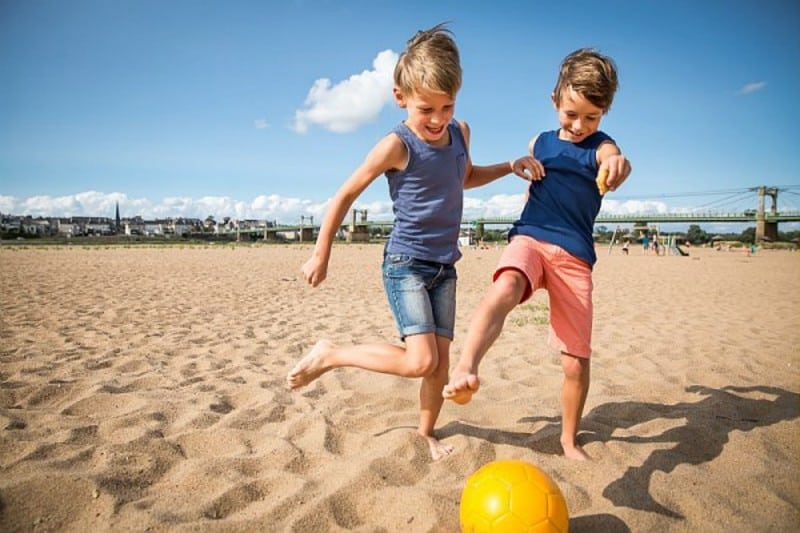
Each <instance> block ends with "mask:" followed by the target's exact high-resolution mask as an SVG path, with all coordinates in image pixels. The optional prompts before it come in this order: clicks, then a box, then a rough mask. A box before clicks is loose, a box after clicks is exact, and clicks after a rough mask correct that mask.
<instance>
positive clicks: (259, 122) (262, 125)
mask: <svg viewBox="0 0 800 533" xmlns="http://www.w3.org/2000/svg"><path fill="white" fill-rule="evenodd" d="M253 126H255V127H256V129H257V130H263V129H266V128H269V122H267V121H266V120H265V119H263V118H257V119H256V120H254V121H253Z"/></svg>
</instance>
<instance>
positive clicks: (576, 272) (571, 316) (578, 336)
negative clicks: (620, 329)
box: [494, 235, 593, 359]
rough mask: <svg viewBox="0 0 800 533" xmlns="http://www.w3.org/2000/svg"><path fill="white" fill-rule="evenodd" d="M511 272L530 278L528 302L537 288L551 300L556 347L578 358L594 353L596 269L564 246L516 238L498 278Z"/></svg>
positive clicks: (551, 339)
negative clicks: (543, 291)
mask: <svg viewBox="0 0 800 533" xmlns="http://www.w3.org/2000/svg"><path fill="white" fill-rule="evenodd" d="M507 270H518V271H519V272H521V273H522V274H524V275H525V277H526V278H528V288H527V289H526V290H525V293H524V294H523V295H522V298H521V299H520V303H522V302H524V301H525V300H527V299H528V298H530V297H531V295H532V294H533V293H534V291H536V290H537V289H545V290H546V291H547V293H548V295H549V297H550V334H549V338H548V343H549V344H550V346H552V347H553V348H555V349H557V350H560V351H562V352H566V353H568V354H570V355H574V356H577V357H583V358H587V359H588V358H589V357H590V356H591V354H592V312H593V308H592V289H593V285H592V269H591V268H590V267H589V265H588V264H587V263H586V262H585V261H583V260H581V259H578V258H577V257H575V256H574V255H572V254H570V253H569V252H567V251H566V250H564V249H563V248H561V247H560V246H556V245H555V244H550V243H547V242H542V241H537V240H536V239H534V238H532V237H528V236H526V235H515V236H514V237H512V238H511V242H510V243H509V245H508V247H506V249H505V251H504V252H503V255H502V256H501V258H500V263H499V264H498V265H497V269H496V270H495V273H494V279H495V280H497V278H498V277H499V276H500V275H501V274H502V273H503V272H504V271H507Z"/></svg>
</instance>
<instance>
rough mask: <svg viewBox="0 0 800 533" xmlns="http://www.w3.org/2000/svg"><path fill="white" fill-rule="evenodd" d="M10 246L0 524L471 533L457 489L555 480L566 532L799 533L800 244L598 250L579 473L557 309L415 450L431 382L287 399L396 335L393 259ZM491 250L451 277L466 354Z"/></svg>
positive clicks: (340, 386) (341, 380) (2, 257)
mask: <svg viewBox="0 0 800 533" xmlns="http://www.w3.org/2000/svg"><path fill="white" fill-rule="evenodd" d="M310 250H311V248H310V246H309V245H301V244H295V245H270V246H252V247H247V246H231V245H219V244H217V245H209V246H205V247H203V246H196V247H190V246H187V247H177V246H172V247H164V248H158V247H140V248H137V247H131V248H125V247H107V248H103V247H80V246H61V247H50V248H37V247H30V248H24V247H23V248H19V247H9V246H3V247H2V248H0V338H1V339H2V341H1V342H2V343H1V344H0V531H56V530H59V531H90V530H92V531H302V532H306V531H307V532H335V531H360V532H376V531H403V532H406V531H420V532H428V531H435V532H454V531H457V530H458V511H459V497H460V493H461V490H462V488H463V485H464V482H465V480H466V479H467V477H468V476H469V475H470V474H472V473H473V472H474V471H475V470H476V469H477V468H479V467H480V466H481V465H483V464H485V463H487V462H489V461H492V460H494V459H521V460H523V461H527V462H530V463H533V464H535V465H537V466H539V467H540V468H541V469H543V470H544V471H545V472H547V473H548V474H549V475H550V476H551V477H552V478H553V479H554V480H555V481H556V482H557V483H558V485H559V486H560V488H561V490H562V492H563V493H564V496H565V498H566V501H567V505H568V508H569V513H570V530H571V531H573V532H581V531H602V532H616V531H620V532H622V531H635V532H639V531H642V532H651V531H659V532H663V531H692V532H696V531H702V532H716V531H719V532H723V531H770V532H774V531H797V530H798V528H800V511H799V508H800V400H799V398H800V396H799V393H800V253H795V252H788V251H768V250H767V251H760V252H759V253H757V254H756V255H755V256H753V257H747V256H745V255H743V254H742V253H739V252H715V251H713V250H708V249H691V250H690V252H691V256H690V257H671V256H670V257H653V256H642V255H641V252H640V251H639V250H638V249H637V248H636V247H634V248H632V251H631V255H630V256H627V257H626V256H623V255H621V252H620V250H619V248H617V249H615V250H614V251H613V253H612V254H611V255H609V254H608V253H607V250H606V249H605V248H601V249H599V250H598V255H599V261H598V263H597V266H596V268H595V275H594V280H595V293H594V294H595V298H594V301H595V327H594V339H593V344H594V354H593V359H592V367H593V368H592V385H591V390H590V392H589V398H588V402H587V405H586V409H585V413H584V419H583V422H582V431H581V437H580V440H581V442H583V443H584V446H585V449H586V451H587V452H588V453H589V454H590V455H591V456H592V457H594V461H592V462H574V461H569V460H567V459H565V458H563V457H562V456H561V451H560V447H559V443H558V436H559V431H560V427H559V420H560V400H559V398H560V388H561V379H562V374H561V368H560V364H559V356H558V354H557V353H555V352H554V351H553V350H551V349H550V348H549V347H548V346H547V344H546V337H547V296H546V293H543V292H539V293H537V294H536V295H535V296H534V298H533V300H532V301H530V302H528V303H526V304H523V305H521V306H519V307H517V309H516V310H515V311H513V312H512V314H511V315H509V318H508V320H507V323H506V328H505V330H504V332H503V334H502V336H501V337H500V339H499V340H498V341H497V343H496V344H495V346H494V347H493V348H492V350H491V351H490V352H489V354H488V355H487V357H486V359H485V360H484V363H483V365H482V367H481V378H482V388H481V390H480V392H479V393H478V394H477V395H476V396H475V398H474V400H473V401H472V402H471V403H470V404H468V405H466V406H458V405H455V404H452V403H450V402H448V403H446V404H445V406H444V409H443V410H442V414H441V416H440V418H439V422H438V425H437V427H438V428H439V436H440V437H441V438H442V439H443V440H444V441H445V442H447V443H450V444H452V445H454V446H455V448H456V450H455V452H454V453H453V454H452V455H451V456H449V457H447V458H445V459H443V460H441V461H438V462H432V461H431V460H430V457H429V453H428V450H427V445H426V444H425V443H424V442H423V441H422V439H420V438H418V437H417V436H416V435H415V427H416V424H417V417H418V413H417V408H418V400H417V391H418V386H419V383H418V380H414V379H403V378H397V377H392V376H385V375H379V374H373V373H369V372H365V371H361V370H355V369H339V370H335V371H332V372H329V373H327V374H325V375H324V376H322V377H321V378H320V379H319V380H317V381H315V382H314V383H312V384H311V385H310V386H309V387H306V388H304V389H301V390H300V391H296V392H290V391H288V390H286V388H285V376H286V374H287V372H288V371H289V370H290V369H291V368H292V366H294V364H295V362H296V361H297V360H298V359H299V358H300V357H302V355H303V354H305V353H306V352H307V351H308V350H309V348H310V347H311V346H313V344H314V343H315V342H316V341H317V340H318V339H319V338H328V339H330V340H332V341H334V342H337V343H354V342H355V343H360V342H371V341H383V340H387V339H388V340H396V339H397V336H396V330H395V326H394V323H393V319H392V316H391V313H390V311H389V308H388V305H387V303H386V301H385V297H384V294H383V288H382V284H381V280H380V261H381V253H382V249H381V246H380V245H379V244H362V245H356V244H353V245H344V244H342V245H336V246H335V247H334V250H333V258H332V261H331V265H330V270H329V277H328V280H327V281H326V282H325V283H324V284H323V285H322V286H320V287H318V288H317V289H313V290H312V289H311V288H309V287H308V286H306V285H305V284H304V283H303V281H302V278H301V277H300V273H299V268H300V265H301V264H302V263H303V261H304V260H305V259H306V258H307V257H308V255H309V254H310ZM499 254H500V250H497V249H490V250H472V249H469V250H465V251H464V258H463V259H462V260H461V261H460V262H459V264H458V268H459V289H458V314H457V325H456V339H455V341H454V345H453V354H454V358H455V357H456V356H457V354H458V353H459V350H460V348H461V346H462V343H463V341H464V338H465V334H466V330H467V327H468V324H469V317H470V315H471V313H472V311H473V310H474V309H475V308H476V306H477V305H478V302H479V301H480V299H481V297H482V295H483V293H484V291H485V290H486V288H487V286H488V284H489V283H490V277H491V272H492V270H493V268H494V265H495V263H496V261H497V259H498V257H499Z"/></svg>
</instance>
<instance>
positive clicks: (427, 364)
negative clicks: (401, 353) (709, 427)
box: [409, 357, 439, 378]
mask: <svg viewBox="0 0 800 533" xmlns="http://www.w3.org/2000/svg"><path fill="white" fill-rule="evenodd" d="M437 368H439V365H438V364H437V358H436V357H420V358H418V359H416V360H415V361H412V363H411V368H410V369H409V374H410V376H411V377H415V378H425V377H428V376H431V375H433V374H435V373H436V371H437Z"/></svg>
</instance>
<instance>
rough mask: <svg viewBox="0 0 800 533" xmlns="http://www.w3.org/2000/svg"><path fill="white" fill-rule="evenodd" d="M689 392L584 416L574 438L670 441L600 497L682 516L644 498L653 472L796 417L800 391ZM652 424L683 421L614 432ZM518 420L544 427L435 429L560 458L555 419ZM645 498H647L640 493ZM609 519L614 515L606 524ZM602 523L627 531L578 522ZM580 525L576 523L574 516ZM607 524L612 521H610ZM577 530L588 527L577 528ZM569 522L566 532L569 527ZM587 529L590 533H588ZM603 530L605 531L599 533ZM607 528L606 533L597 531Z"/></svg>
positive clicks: (707, 457) (708, 455) (612, 405)
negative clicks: (648, 430) (669, 400)
mask: <svg viewBox="0 0 800 533" xmlns="http://www.w3.org/2000/svg"><path fill="white" fill-rule="evenodd" d="M686 392H688V393H691V394H697V395H699V399H697V400H694V401H686V402H680V403H676V404H671V405H665V404H658V403H649V402H609V403H605V404H602V405H599V406H597V407H595V408H594V409H592V410H591V411H590V412H589V413H587V414H585V416H584V418H583V420H582V422H581V428H582V431H581V433H580V435H579V441H580V442H581V443H582V444H587V443H590V442H611V441H617V442H628V443H632V444H673V446H672V447H671V448H669V449H662V450H655V451H653V452H652V453H651V454H650V455H649V456H648V457H647V459H645V460H644V462H643V463H642V464H641V465H639V466H632V467H630V468H628V470H626V471H625V473H624V474H623V475H622V477H621V478H619V479H617V480H615V481H613V482H611V483H610V484H609V485H608V486H607V487H606V488H605V490H603V496H605V497H606V498H608V499H609V500H610V501H611V502H612V503H613V504H614V505H616V506H623V507H628V508H631V509H637V510H641V511H648V512H654V513H659V514H662V515H665V516H669V517H672V518H676V519H682V518H683V516H682V515H680V514H679V513H677V512H675V511H673V510H671V509H668V508H666V507H664V506H663V505H661V504H660V503H658V502H657V501H655V500H654V499H653V498H652V497H651V496H650V493H649V487H650V479H651V477H652V476H653V473H655V472H659V471H660V472H667V473H668V472H672V471H673V470H674V469H675V468H676V467H678V466H680V465H699V464H702V463H706V462H709V461H711V460H713V459H714V458H715V457H718V456H719V455H720V454H721V453H722V450H723V448H724V446H725V444H726V443H727V442H728V440H729V439H730V434H731V433H732V432H734V431H750V430H752V429H755V428H758V427H766V426H771V425H773V424H777V423H779V422H784V421H789V420H794V419H796V418H798V416H800V394H797V393H794V392H790V391H786V390H784V389H780V388H777V387H770V386H749V387H737V386H727V387H723V388H721V389H713V388H710V387H705V386H702V385H694V386H691V387H688V388H687V389H686ZM656 420H682V421H684V422H683V423H682V424H680V425H678V426H673V427H670V428H669V429H667V430H665V431H663V432H662V433H660V434H658V435H648V436H638V435H627V436H625V435H622V436H620V435H615V432H616V431H617V430H619V429H623V430H624V429H629V428H633V427H634V426H637V425H639V424H646V423H648V422H652V421H656ZM520 422H525V423H537V422H547V424H546V425H545V426H544V427H542V428H540V429H539V430H537V431H536V432H534V433H525V432H517V431H499V430H495V429H491V428H481V427H477V426H473V425H470V424H464V423H462V422H451V423H450V424H447V425H446V426H444V427H442V428H441V430H439V431H438V433H439V435H440V436H441V437H446V436H448V435H453V434H463V435H467V436H470V437H476V438H479V439H484V440H487V441H489V442H492V443H495V444H507V445H511V446H519V447H524V448H529V449H532V450H534V451H536V452H539V453H546V454H560V453H561V445H560V442H559V436H560V431H561V430H560V418H558V417H537V416H531V417H524V418H522V419H520ZM643 495H644V496H643ZM611 518H614V519H613V520H611ZM595 519H597V520H600V522H598V523H597V524H595V523H594V522H593V523H592V524H591V525H592V528H593V527H594V525H602V524H607V525H608V524H612V523H613V525H614V527H613V528H612V529H611V530H612V531H627V527H626V526H624V523H619V522H618V520H619V519H617V518H615V517H610V515H595V516H588V517H580V520H590V521H591V520H595ZM575 520H579V519H575ZM609 520H611V522H608V521H609ZM579 525H580V526H581V527H580V528H579V527H575V530H579V529H587V528H584V527H583V526H587V527H588V526H589V525H590V524H589V523H588V522H587V523H586V524H582V525H581V524H575V526H579ZM572 526H573V524H572V521H571V523H570V529H573V527H572ZM592 528H589V529H592ZM601 529H602V528H601ZM602 530H605V529H602Z"/></svg>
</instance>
